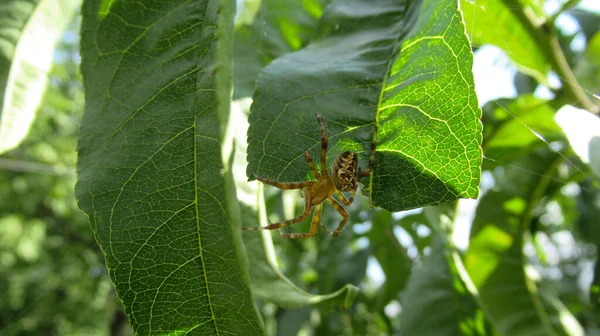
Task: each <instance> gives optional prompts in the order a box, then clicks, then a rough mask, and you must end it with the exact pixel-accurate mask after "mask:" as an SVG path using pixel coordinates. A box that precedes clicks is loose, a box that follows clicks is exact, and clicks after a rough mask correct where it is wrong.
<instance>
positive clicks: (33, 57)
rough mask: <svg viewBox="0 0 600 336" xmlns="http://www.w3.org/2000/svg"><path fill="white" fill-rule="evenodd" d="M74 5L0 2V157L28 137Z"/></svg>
mask: <svg viewBox="0 0 600 336" xmlns="http://www.w3.org/2000/svg"><path fill="white" fill-rule="evenodd" d="M80 4H81V1H80V0H33V1H26V0H6V1H3V2H2V3H0V17H2V20H0V154H1V153H3V152H5V151H7V150H10V149H13V148H15V147H17V146H18V145H19V143H21V141H22V140H23V139H24V138H25V136H26V135H27V133H28V132H29V127H30V126H31V123H32V122H33V119H34V118H35V112H36V110H37V108H38V106H39V104H40V102H41V99H42V95H43V93H44V90H45V89H46V84H47V82H48V72H49V71H50V66H51V65H52V61H53V59H54V47H55V45H56V43H57V42H58V41H59V39H60V37H61V36H62V34H63V31H64V29H65V28H66V26H67V24H68V23H69V21H71V18H72V16H73V14H74V13H75V11H76V9H77V8H78V7H79V5H80Z"/></svg>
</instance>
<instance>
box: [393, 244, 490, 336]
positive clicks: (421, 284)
mask: <svg viewBox="0 0 600 336" xmlns="http://www.w3.org/2000/svg"><path fill="white" fill-rule="evenodd" d="M436 235H437V236H436V238H435V239H434V241H433V246H432V249H431V252H430V254H429V255H428V256H427V257H426V258H425V261H424V262H423V265H422V266H421V267H419V268H417V269H416V270H415V271H414V272H413V273H412V275H411V277H410V279H409V281H408V286H407V288H406V291H405V292H404V293H403V295H402V297H401V298H402V301H401V302H402V307H403V310H402V313H401V314H400V332H399V334H400V335H436V336H437V335H485V334H486V332H485V326H484V325H485V323H484V317H483V314H482V312H481V311H479V310H477V309H476V305H475V302H474V300H473V297H472V296H470V294H469V293H468V292H467V290H466V289H465V287H464V285H463V284H462V282H461V280H460V278H459V277H458V275H457V274H456V272H455V271H454V270H453V269H452V267H451V266H450V265H451V258H450V257H449V255H448V250H447V249H446V248H445V246H444V243H443V239H442V238H440V236H439V233H436Z"/></svg>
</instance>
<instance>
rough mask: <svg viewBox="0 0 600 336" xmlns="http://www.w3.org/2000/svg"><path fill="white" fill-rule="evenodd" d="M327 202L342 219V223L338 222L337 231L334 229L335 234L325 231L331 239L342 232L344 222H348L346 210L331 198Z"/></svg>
mask: <svg viewBox="0 0 600 336" xmlns="http://www.w3.org/2000/svg"><path fill="white" fill-rule="evenodd" d="M327 202H329V203H330V204H331V205H333V207H334V208H335V210H337V212H339V213H340V215H342V217H343V218H342V221H341V222H340V224H338V227H337V229H335V232H334V233H333V234H331V231H329V230H327V231H328V232H329V234H331V237H333V238H335V237H337V236H338V235H339V234H340V232H342V228H343V227H344V225H346V222H347V221H348V212H346V209H344V207H343V206H342V205H341V204H340V203H338V201H336V200H335V199H333V198H331V196H329V197H328V198H327Z"/></svg>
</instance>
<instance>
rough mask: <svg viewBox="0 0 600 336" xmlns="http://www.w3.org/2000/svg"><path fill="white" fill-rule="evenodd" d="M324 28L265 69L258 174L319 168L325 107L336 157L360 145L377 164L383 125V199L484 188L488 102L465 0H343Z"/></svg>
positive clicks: (289, 177) (398, 203)
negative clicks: (308, 158) (475, 69)
mask: <svg viewBox="0 0 600 336" xmlns="http://www.w3.org/2000/svg"><path fill="white" fill-rule="evenodd" d="M317 36H319V38H316V39H313V41H312V42H311V43H310V44H309V45H308V46H307V47H306V48H304V49H302V50H300V51H297V52H294V53H291V54H287V55H285V56H283V57H281V58H278V59H276V60H275V61H273V62H272V63H271V64H270V65H269V66H267V67H266V68H265V69H264V70H263V72H262V73H261V75H260V76H259V79H258V82H257V90H256V92H255V95H254V104H253V105H252V108H251V111H252V113H251V115H250V129H249V132H248V143H249V149H248V161H249V165H248V170H247V175H248V176H249V177H251V178H253V174H254V173H256V174H258V175H260V176H263V177H267V178H274V179H276V180H279V181H283V182H285V181H302V180H306V179H308V178H310V174H309V171H310V170H309V169H308V166H307V165H306V162H305V159H304V155H303V153H304V151H309V152H310V153H311V155H312V156H313V158H318V157H319V155H320V131H319V126H318V124H317V121H316V119H315V116H314V115H315V114H316V113H319V114H321V115H322V116H323V118H324V119H325V123H326V128H327V132H328V136H329V145H330V146H329V151H328V154H327V157H328V162H331V161H332V160H333V159H334V158H335V157H336V156H337V155H338V154H340V153H341V152H342V151H345V150H353V151H356V152H357V153H358V155H359V158H360V165H361V167H363V169H364V168H366V166H367V164H368V158H369V155H370V148H371V143H372V142H373V137H374V132H375V129H376V127H375V125H376V124H377V125H378V127H379V130H378V134H377V138H378V141H377V155H376V161H375V170H374V172H373V174H372V176H371V178H370V180H369V179H368V178H365V179H364V181H363V182H364V183H365V184H366V191H365V194H366V195H368V196H370V198H371V204H372V205H373V206H379V207H382V208H385V209H387V210H390V211H398V210H404V209H409V208H415V207H420V206H424V205H427V204H439V203H444V202H449V201H452V200H455V199H457V198H461V197H468V198H473V197H476V196H477V194H478V183H479V177H480V170H479V169H480V164H481V149H480V143H481V123H480V121H479V118H480V116H481V111H480V110H479V108H478V107H477V98H476V96H475V92H474V87H473V76H472V73H471V66H472V54H471V51H470V45H469V42H468V40H467V38H466V36H465V34H464V26H463V24H462V18H461V15H460V12H459V11H458V8H457V3H456V2H455V1H449V0H448V1H432V0H427V1H391V0H390V1H377V2H373V1H366V0H362V1H361V0H353V1H337V2H334V3H332V5H331V6H329V7H327V8H326V10H325V12H324V14H323V17H322V19H321V22H320V25H319V31H318V33H317ZM317 161H318V160H317Z"/></svg>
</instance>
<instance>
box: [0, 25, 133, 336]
mask: <svg viewBox="0 0 600 336" xmlns="http://www.w3.org/2000/svg"><path fill="white" fill-rule="evenodd" d="M79 24H80V18H79V17H76V18H75V19H74V20H73V22H72V23H71V24H70V25H69V28H68V29H67V31H66V33H65V35H64V37H63V38H62V41H61V42H60V44H59V45H58V46H57V49H56V52H55V54H54V63H53V66H52V69H51V72H50V74H49V85H48V87H47V89H46V92H45V94H44V97H43V99H42V104H41V106H40V107H39V110H38V111H37V117H36V119H35V122H34V124H33V125H32V128H31V130H30V132H29V135H28V136H27V138H26V139H25V140H24V141H23V142H22V143H21V145H20V146H19V147H18V148H16V149H14V150H12V151H9V152H7V153H4V154H2V156H0V200H1V201H0V334H1V335H108V334H113V335H126V334H127V332H129V334H131V332H130V331H129V330H130V328H129V326H128V323H127V320H126V317H125V314H124V313H123V312H122V307H121V305H120V304H119V302H118V299H117V297H116V294H115V293H114V290H113V287H112V284H111V283H110V279H109V278H108V275H107V273H106V268H105V266H104V256H103V254H102V251H101V250H100V248H99V247H98V245H97V244H96V242H95V240H94V236H93V233H92V231H91V230H90V226H89V222H88V219H87V217H86V216H85V215H84V214H83V213H82V212H81V211H80V210H79V208H78V207H77V204H76V201H75V196H74V186H75V181H76V174H75V164H76V160H77V153H76V150H75V149H76V145H77V140H76V136H77V132H78V130H79V123H80V121H81V116H82V114H83V106H84V96H83V87H82V84H81V75H80V73H79V63H80V57H79ZM121 331H125V333H122V332H121Z"/></svg>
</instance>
